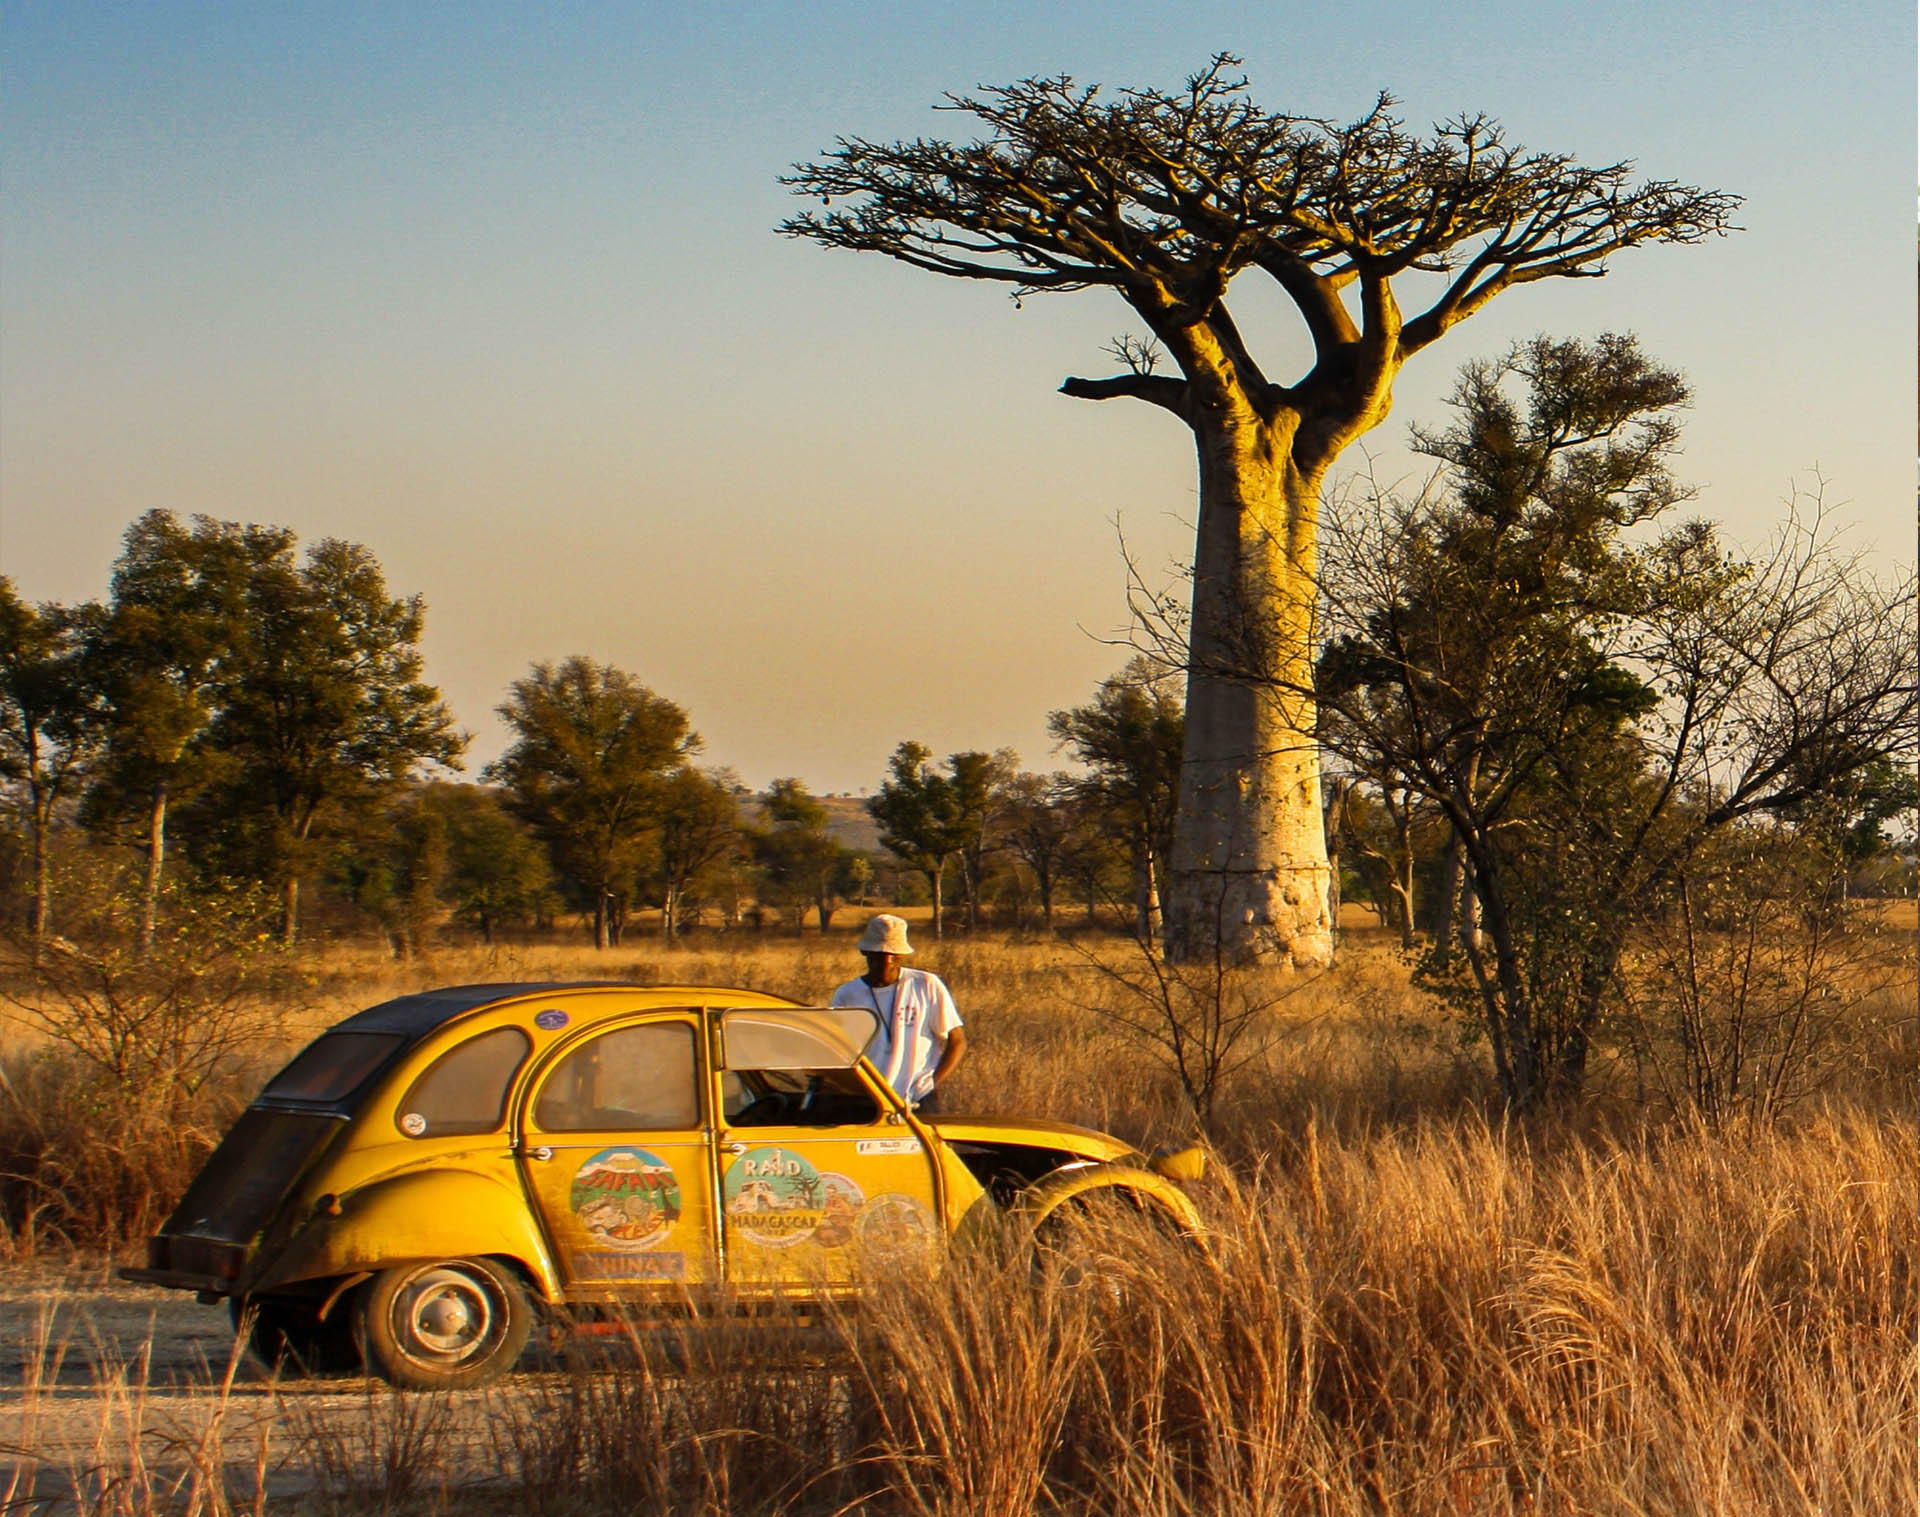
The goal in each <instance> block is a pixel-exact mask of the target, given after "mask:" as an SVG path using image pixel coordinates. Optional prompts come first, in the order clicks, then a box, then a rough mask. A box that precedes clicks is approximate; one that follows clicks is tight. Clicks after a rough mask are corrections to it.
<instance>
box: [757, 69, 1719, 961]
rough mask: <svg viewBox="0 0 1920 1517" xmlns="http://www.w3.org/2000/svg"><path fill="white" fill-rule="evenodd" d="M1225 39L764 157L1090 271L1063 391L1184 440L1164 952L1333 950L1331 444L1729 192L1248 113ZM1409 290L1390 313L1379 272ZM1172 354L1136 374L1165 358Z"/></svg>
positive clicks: (835, 239) (825, 235)
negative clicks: (1253, 295) (1115, 308)
mask: <svg viewBox="0 0 1920 1517" xmlns="http://www.w3.org/2000/svg"><path fill="white" fill-rule="evenodd" d="M1238 66H1239V60H1238V59H1237V58H1234V57H1232V56H1231V55H1228V54H1221V55H1220V56H1218V57H1216V58H1215V59H1214V60H1213V63H1212V65H1211V66H1210V67H1209V68H1207V69H1206V70H1205V71H1203V72H1201V73H1199V74H1197V75H1195V76H1194V77H1192V78H1191V79H1189V80H1188V81H1187V83H1186V86H1185V87H1184V88H1183V89H1181V90H1178V91H1172V92H1167V91H1161V90H1154V89H1146V90H1122V91H1120V92H1118V93H1116V94H1112V95H1103V94H1102V93H1101V91H1100V89H1099V87H1098V86H1090V85H1080V84H1077V83H1075V82H1074V81H1073V80H1072V79H1071V78H1068V77H1066V76H1064V75H1063V76H1059V77H1055V78H1035V79H1026V80H1022V81H1020V82H1019V83H1016V84H1011V85H1007V86H1004V87H1000V88H984V89H982V90H980V91H979V92H978V93H977V94H974V95H966V96H960V95H954V96H949V97H948V104H947V105H946V106H945V107H943V108H944V109H948V110H952V111H956V112H959V113H962V114H964V115H967V116H970V117H972V118H974V119H975V120H976V121H977V122H979V123H980V124H981V125H982V126H983V127H984V129H985V134H984V135H983V136H982V137H980V138H978V139H976V140H974V141H971V142H948V141H936V140H929V139H924V138H921V139H916V140H914V141H911V142H895V143H877V142H869V141H866V140H864V139H861V138H842V139H841V140H840V142H839V143H838V145H837V146H836V147H835V148H833V149H832V150H831V151H830V152H828V153H827V154H826V155H825V156H824V157H823V158H822V159H821V160H820V161H818V162H815V163H806V164H801V165H798V166H797V167H796V170H795V172H794V173H793V174H792V175H790V176H788V177H787V178H786V179H785V180H784V181H783V182H784V183H786V184H788V185H789V186H790V187H791V188H792V189H793V190H794V191H795V193H797V194H800V195H804V196H808V197H813V198H817V199H818V200H819V201H820V202H821V209H819V210H818V211H810V212H807V213H805V214H802V215H799V216H796V217H794V218H792V219H790V220H788V221H787V222H785V223H783V224H782V226H781V228H780V230H781V231H782V232H784V233H786V234H787V235H789V236H794V237H801V238H806V239H809V240H811V241H814V242H818V243H821V244H823V245H825V246H827V247H837V248H852V249H855V250H858V251H866V252H877V253H884V254H886V255H887V256H888V257H891V258H895V259H898V260H900V261H901V262H903V263H907V264H911V265H913V266H914V267H916V268H921V269H927V270H929V271H931V272H933V273H936V274H946V275H951V276H954V277H958V278H963V279H985V280H994V281H999V282H1001V283H1004V284H1007V285H1010V286H1012V287H1013V293H1014V295H1015V298H1016V299H1018V298H1020V297H1023V296H1025V295H1029V294H1038V293H1042V292H1048V291H1065V290H1082V289H1087V288H1091V287H1095V286H1098V287H1102V288H1106V289H1110V290H1112V291H1114V292H1115V293H1116V294H1118V295H1119V296H1120V298H1121V299H1122V300H1124V301H1125V302H1126V303H1127V305H1128V306H1129V307H1130V308H1131V309H1132V310H1133V312H1134V313H1135V315H1136V316H1138V317H1139V319H1140V320H1141V321H1142V322H1144V323H1145V325H1146V328H1147V331H1148V333H1149V334H1150V337H1149V338H1147V339H1141V338H1138V337H1133V336H1129V337H1124V338H1121V339H1119V340H1118V341H1117V342H1116V343H1115V345H1114V351H1115V352H1116V354H1117V356H1118V358H1119V361H1120V362H1121V365H1122V367H1123V370H1124V372H1121V373H1119V374H1116V375H1112V376H1109V377H1106V378H1099V379H1082V378H1070V379H1068V380H1067V381H1066V382H1065V383H1064V384H1062V385H1061V387H1060V388H1061V390H1062V392H1063V393H1065V394H1067V395H1070V396H1075V397H1078V398H1080V399H1085V400H1112V399H1118V398H1122V397H1125V398H1130V399H1135V400H1144V401H1147V402H1149V403H1150V404H1152V405H1155V406H1158V407H1160V408H1161V409H1162V410H1165V411H1169V412H1171V413H1172V414H1173V415H1174V416H1176V417H1178V418H1179V419H1180V420H1181V421H1182V422H1184V423H1185V424H1186V425H1187V427H1188V428H1189V429H1190V430H1191V431H1192V433H1193V436H1194V441H1195V445H1196V447H1197V450H1198V453H1199V466H1200V508H1199V516H1198V520H1197V523H1196V540H1195V549H1194V573H1193V602H1192V611H1191V621H1190V624H1189V627H1188V633H1189V639H1188V642H1189V646H1188V649H1187V651H1186V655H1185V662H1186V667H1187V710H1186V748H1185V752H1184V755H1183V758H1182V764H1181V777H1180V811H1179V823H1178V828H1177V831H1176V834H1175V838H1174V844H1173V858H1172V861H1171V865H1172V867H1171V871H1170V879H1169V890H1168V899H1167V902H1166V929H1167V946H1168V949H1169V951H1170V952H1171V953H1173V954H1174V955H1175V956H1177V957H1192V956H1203V955H1210V954H1211V953H1212V952H1213V951H1214V948H1215V946H1216V944H1217V945H1218V947H1220V948H1222V949H1224V950H1225V951H1226V953H1227V955H1228V956H1229V957H1230V958H1233V959H1239V960H1245V959H1252V958H1255V957H1258V956H1263V955H1269V954H1278V955H1282V956H1285V957H1287V958H1290V959H1291V960H1292V961H1294V962H1295V963H1317V962H1323V961H1324V960H1326V959H1327V958H1328V957H1329V956H1330V954H1331V951H1332V938H1331V933H1330V922H1329V917H1328V905H1327V874H1328V870H1327V857H1326V841H1325V837H1324V834H1323V831H1322V825H1321V816H1320V795H1319V790H1320V780H1319V774H1320V770H1319V755H1318V752H1317V750H1316V748H1315V745H1314V741H1313V738H1312V732H1313V728H1314V711H1313V705H1312V700H1311V697H1310V696H1308V695H1306V694H1304V693H1303V692H1305V691H1308V690H1310V688H1311V684H1312V681H1311V678H1310V677H1309V671H1310V669H1311V666H1312V662H1313V657H1314V648H1313V641H1314V632H1313V613H1314V579H1315V570H1316V551H1317V550H1316V528H1317V519H1318V514H1319V507H1320V498H1321V490H1322V486H1323V485H1324V483H1325V482H1326V479H1327V476H1328V471H1329V470H1330V469H1331V468H1332V466H1333V464H1334V461H1335V460H1336V459H1337V458H1338V457H1339V456H1340V454H1341V452H1342V450H1343V449H1345V448H1346V447H1347V446H1348V445H1349V444H1350V443H1352V442H1353V441H1354V440H1355V439H1356V438H1358V437H1360V436H1361V435H1362V434H1363V433H1365V432H1366V431H1368V430H1369V429H1370V428H1372V427H1375V426H1377V425H1379V423H1380V422H1381V421H1383V420H1384V419H1385V418H1386V416H1387V413H1388V410H1389V408H1390V406H1391V404H1392V396H1393V381H1394V378H1395V376H1396V375H1397V374H1398V373H1399V371H1400V368H1401V366H1402V365H1403V364H1405V363H1406V361H1407V360H1408V359H1409V358H1411V357H1412V356H1413V355H1414V354H1415V353H1418V352H1419V351H1421V350H1422V349H1423V348H1426V347H1428V346H1429V345H1430V344H1432V343H1434V342H1436V341H1438V340H1439V338H1440V337H1441V336H1442V335H1443V334H1444V333H1446V332H1447V331H1449V330H1451V329H1452V328H1453V327H1455V326H1457V325H1458V324H1459V323H1460V322H1462V321H1464V320H1466V319H1467V318H1468V317H1469V316H1471V315H1473V314H1474V312H1476V311H1478V310H1480V309H1481V308H1482V307H1483V306H1485V305H1486V304H1487V302H1488V301H1490V300H1492V299H1493V298H1494V297H1495V296H1496V295H1498V294H1500V293H1501V292H1502V291H1504V290H1507V289H1509V288H1511V287H1512V286H1514V285H1520V284H1530V283H1533V282H1535V281H1537V280H1542V279H1549V278H1578V277H1592V276H1596V275H1599V274H1603V273H1605V272H1606V265H1607V260H1608V258H1609V257H1610V256H1611V255H1613V254H1614V253H1616V252H1619V251H1620V250H1621V249H1623V248H1629V247H1634V246H1636V245H1638V244H1641V243H1659V242H1674V243H1693V242H1699V241H1701V240H1703V239H1705V238H1707V237H1709V236H1711V235H1713V234H1715V233H1718V232H1722V231H1724V230H1726V229H1727V227H1728V218H1729V216H1730V215H1731V214H1732V212H1733V210H1734V208H1735V207H1736V206H1737V205H1738V203H1739V202H1738V200H1737V199H1736V197H1733V196H1731V195H1726V194H1722V193H1719V192H1716V191H1710V190H1700V189H1695V188H1691V187H1688V186H1684V185H1679V184H1675V183H1672V182H1670V181H1666V180H1651V181H1645V182H1636V181H1635V179H1634V177H1633V165H1632V164H1630V163H1614V164H1609V165H1606V166H1603V167H1598V168H1589V167H1586V166H1583V165H1581V164H1579V163H1577V162H1576V161H1575V160H1574V159H1573V158H1572V157H1570V156H1568V155H1566V154H1563V153H1535V152H1528V151H1525V150H1523V149H1521V148H1518V147H1515V146H1511V145H1509V144H1508V142H1507V141H1506V138H1505V135H1504V133H1503V131H1502V130H1501V128H1500V126H1499V124H1498V123H1497V122H1495V121H1493V120H1492V119H1490V118H1489V117H1486V116H1483V115H1463V116H1460V117H1456V118H1454V119H1453V120H1450V121H1447V122H1443V123H1441V124H1439V125H1437V126H1436V127H1435V128H1434V129H1433V132H1432V134H1431V135H1430V136H1424V137H1423V136H1420V135H1417V134H1415V133H1412V132H1410V131H1409V130H1408V129H1407V127H1406V126H1405V124H1404V123H1403V122H1402V121H1401V120H1400V119H1399V118H1398V117H1396V116H1395V115H1394V113H1393V111H1394V102H1393V100H1392V98H1391V97H1389V96H1387V95H1382V96H1380V97H1379V99H1378V100H1377V101H1376V102H1375V103H1374V105H1373V108H1372V109H1371V110H1369V111H1368V112H1367V113H1366V114H1365V115H1364V116H1362V117H1361V118H1360V119H1359V120H1357V121H1354V122H1352V123H1350V124H1347V125H1340V124H1337V123H1335V122H1333V121H1330V120H1322V119H1318V118H1314V117H1307V116H1296V115H1290V114H1287V113H1285V112H1276V111H1269V110H1265V109H1263V108H1261V107H1260V106H1258V105H1256V104H1255V103H1254V102H1253V101H1252V100H1251V99H1250V98H1249V97H1248V94H1247V83H1246V80H1245V79H1244V78H1242V77H1239V75H1238V74H1237V72H1236V70H1237V69H1238ZM1249 270H1255V271H1258V273H1259V274H1261V275H1263V276H1265V278H1267V279H1270V280H1272V281H1273V282H1274V283H1275V284H1277V285H1278V286H1279V288H1280V289H1281V291H1282V292H1283V293H1284V294H1285V295H1286V296H1287V298H1288V299H1289V300H1290V301H1291V302H1292V303H1293V305H1294V307H1295V308H1296V309H1297V311H1298V313H1299V315H1300V318H1301V321H1302V322H1303V323H1304V325H1305V328H1306V333H1307V336H1308V337H1309V338H1310V339H1311V345H1312V352H1311V358H1310V360H1309V362H1308V364H1307V368H1306V372H1305V373H1304V374H1302V375H1300V376H1299V377H1298V378H1296V379H1294V380H1293V381H1292V382H1291V383H1282V382H1279V381H1277V380H1274V379H1270V378H1269V377H1268V376H1267V374H1266V372H1265V370H1264V369H1263V368H1262V367H1261V365H1260V364H1259V363H1258V362H1257V361H1256V359H1255V357H1254V354H1253V351H1252V349H1251V348H1250V347H1249V346H1248V344H1247V343H1246V342H1245V341H1244V340H1243V338H1242V335H1241V332H1240V329H1239V327H1238V326H1237V325H1236V324H1235V322H1234V320H1233V317H1232V316H1231V315H1230V314H1229V312H1228V309H1227V304H1226V292H1227V286H1228V285H1229V284H1230V283H1231V282H1232V280H1233V279H1234V278H1235V276H1237V275H1239V274H1242V273H1245V272H1247V271H1249ZM1402 296H1417V299H1416V300H1415V301H1414V304H1413V306H1412V307H1411V308H1410V309H1411V310H1412V314H1408V311H1407V310H1403V308H1402V303H1401V297H1402ZM1162 354H1165V355H1167V356H1169V357H1170V358H1171V360H1172V364H1173V367H1174V369H1176V370H1177V371H1178V372H1177V373H1161V372H1159V366H1160V359H1161V355H1162Z"/></svg>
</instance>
